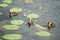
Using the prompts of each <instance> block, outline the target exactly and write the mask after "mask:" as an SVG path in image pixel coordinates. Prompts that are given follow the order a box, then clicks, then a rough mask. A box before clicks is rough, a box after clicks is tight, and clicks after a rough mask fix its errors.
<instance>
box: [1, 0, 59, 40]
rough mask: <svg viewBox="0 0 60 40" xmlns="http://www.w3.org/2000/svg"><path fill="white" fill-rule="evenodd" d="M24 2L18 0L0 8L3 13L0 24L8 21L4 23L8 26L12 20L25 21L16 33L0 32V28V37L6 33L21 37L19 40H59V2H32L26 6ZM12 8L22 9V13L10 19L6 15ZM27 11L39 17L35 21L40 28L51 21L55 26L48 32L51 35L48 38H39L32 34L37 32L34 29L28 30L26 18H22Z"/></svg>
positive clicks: (49, 0)
mask: <svg viewBox="0 0 60 40" xmlns="http://www.w3.org/2000/svg"><path fill="white" fill-rule="evenodd" d="M2 1H3V0H0V3H2ZM24 1H25V0H21V2H20V0H14V1H13V3H12V4H9V6H8V7H6V8H0V10H1V11H2V12H3V15H2V16H0V20H1V22H3V21H4V20H8V21H7V22H5V23H6V24H8V23H9V22H10V20H12V19H23V20H24V21H25V24H23V25H21V27H20V28H19V29H18V30H16V31H9V30H2V28H0V29H1V30H2V31H3V32H1V31H0V35H5V32H7V33H8V34H10V33H17V34H21V35H23V37H22V39H21V40H60V0H33V2H34V4H32V3H30V4H26V3H25V2H24ZM12 7H21V8H23V11H22V12H20V13H19V15H18V16H16V17H12V18H11V19H10V18H9V16H8V14H9V9H10V8H12ZM39 7H43V9H41V10H40V9H39ZM28 10H30V11H31V12H35V13H37V14H39V15H40V18H38V19H37V22H36V23H38V24H40V25H42V26H45V27H46V25H47V22H48V21H52V22H55V23H56V24H57V26H56V27H55V28H53V29H51V30H50V31H49V32H50V33H51V36H50V37H39V36H37V35H35V34H34V33H35V32H37V30H36V29H35V27H33V26H32V27H31V28H28V26H27V25H26V23H27V20H28V18H27V17H25V16H23V15H24V12H26V11H27V12H28ZM27 12H26V13H27ZM1 22H0V24H1ZM47 31H48V30H47ZM2 33H3V34H2Z"/></svg>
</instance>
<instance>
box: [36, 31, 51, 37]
mask: <svg viewBox="0 0 60 40" xmlns="http://www.w3.org/2000/svg"><path fill="white" fill-rule="evenodd" d="M36 35H38V36H51V34H50V33H49V32H46V31H39V32H36Z"/></svg>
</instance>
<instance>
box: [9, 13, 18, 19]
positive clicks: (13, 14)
mask: <svg viewBox="0 0 60 40" xmlns="http://www.w3.org/2000/svg"><path fill="white" fill-rule="evenodd" d="M9 16H10V18H11V17H12V16H17V13H16V12H10V13H9Z"/></svg>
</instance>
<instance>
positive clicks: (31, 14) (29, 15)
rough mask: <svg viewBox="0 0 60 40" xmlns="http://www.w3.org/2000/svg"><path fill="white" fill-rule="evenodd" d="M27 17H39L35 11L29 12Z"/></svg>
mask: <svg viewBox="0 0 60 40" xmlns="http://www.w3.org/2000/svg"><path fill="white" fill-rule="evenodd" d="M27 17H28V18H39V15H38V14H36V13H30V14H28V15H27Z"/></svg>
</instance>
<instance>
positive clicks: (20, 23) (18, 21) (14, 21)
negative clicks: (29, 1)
mask: <svg viewBox="0 0 60 40" xmlns="http://www.w3.org/2000/svg"><path fill="white" fill-rule="evenodd" d="M23 23H24V21H23V20H12V21H11V24H14V25H22V24H23Z"/></svg>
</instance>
